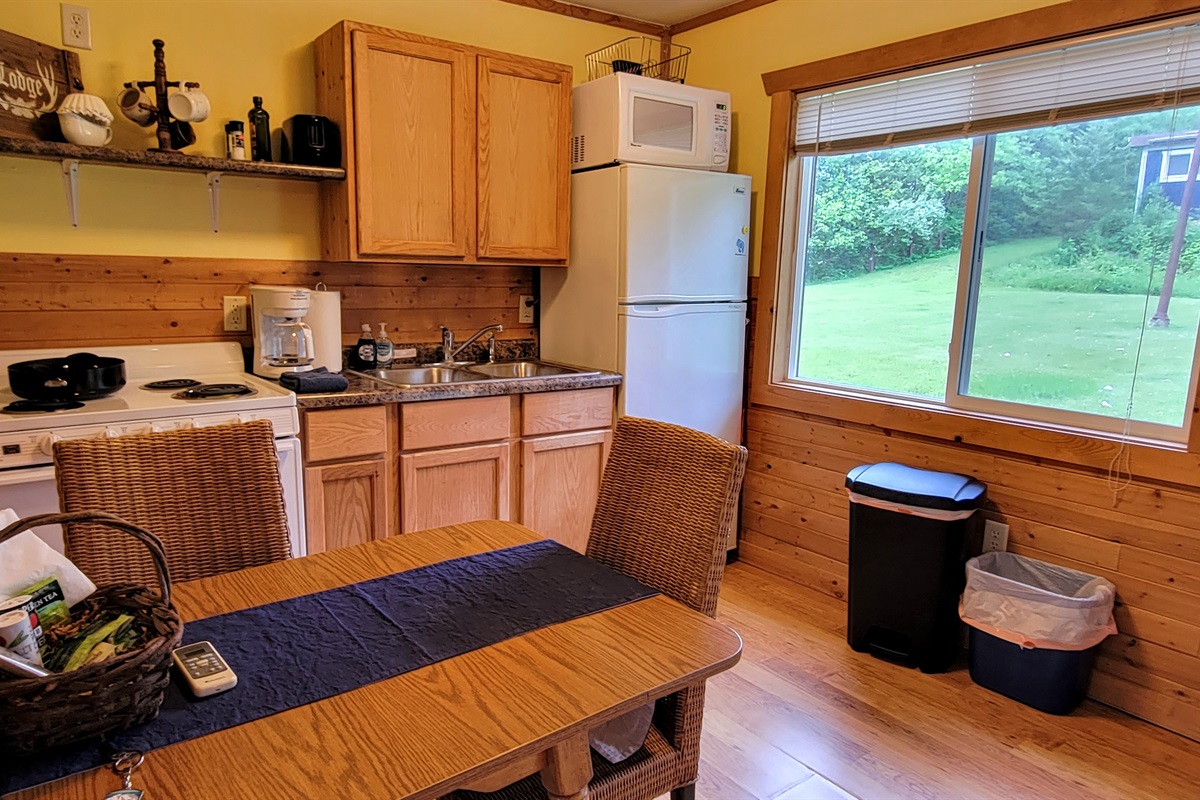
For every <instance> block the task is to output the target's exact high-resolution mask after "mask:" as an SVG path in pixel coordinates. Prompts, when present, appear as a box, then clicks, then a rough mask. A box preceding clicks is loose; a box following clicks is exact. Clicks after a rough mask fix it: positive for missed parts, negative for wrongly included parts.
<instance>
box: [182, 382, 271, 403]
mask: <svg viewBox="0 0 1200 800" xmlns="http://www.w3.org/2000/svg"><path fill="white" fill-rule="evenodd" d="M257 393H258V392H257V390H255V389H251V388H250V387H249V386H246V385H245V384H241V383H206V384H203V385H201V386H195V387H193V388H191V389H184V390H183V391H182V392H177V393H176V394H173V395H171V397H174V398H175V399H177V400H216V399H219V398H222V397H240V396H241V395H247V394H257Z"/></svg>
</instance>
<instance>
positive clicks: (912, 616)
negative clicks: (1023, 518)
mask: <svg viewBox="0 0 1200 800" xmlns="http://www.w3.org/2000/svg"><path fill="white" fill-rule="evenodd" d="M846 488H847V490H848V491H849V493H850V587H849V593H848V594H849V604H848V605H849V619H848V624H847V627H846V638H847V639H848V640H849V642H850V646H851V647H852V648H854V649H855V650H858V651H860V652H866V653H872V654H874V655H876V656H879V657H880V658H885V659H888V660H889V661H895V662H898V663H901V664H905V665H907V666H913V667H920V669H921V671H922V672H942V671H944V670H946V669H947V668H948V667H949V666H950V664H951V663H952V662H953V661H954V658H955V656H956V655H957V654H958V648H959V641H960V639H959V630H960V623H959V619H958V597H959V595H960V594H961V593H962V590H963V583H964V573H963V570H964V567H965V564H966V561H967V557H968V555H969V554H970V548H972V547H975V548H977V547H978V542H979V541H980V540H981V535H980V533H979V530H980V529H979V522H980V521H979V517H978V515H977V514H976V513H975V511H976V509H978V508H979V506H980V505H981V504H982V503H983V501H984V499H985V497H986V494H987V487H985V486H984V485H983V484H982V483H979V482H978V481H976V480H973V479H972V478H969V477H967V476H965V475H955V474H952V473H947V472H931V471H929V470H924V469H916V468H914V467H907V466H905V465H903V464H891V463H881V464H864V465H863V466H861V467H855V468H854V469H852V470H850V473H849V474H848V475H846ZM975 552H978V549H976V550H975Z"/></svg>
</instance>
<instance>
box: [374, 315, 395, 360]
mask: <svg viewBox="0 0 1200 800" xmlns="http://www.w3.org/2000/svg"><path fill="white" fill-rule="evenodd" d="M394 354H395V348H394V347H393V346H392V340H391V339H389V338H388V336H387V326H386V325H385V324H384V323H382V322H381V323H379V336H378V337H376V339H375V368H376V369H391V367H392V361H393V358H394Z"/></svg>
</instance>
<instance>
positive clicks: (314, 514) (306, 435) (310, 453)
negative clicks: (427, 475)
mask: <svg viewBox="0 0 1200 800" xmlns="http://www.w3.org/2000/svg"><path fill="white" fill-rule="evenodd" d="M396 428H397V421H396V407H395V406H394V405H392V406H382V405H380V406H359V407H355V408H334V409H313V410H305V411H304V412H302V414H301V438H302V451H303V453H304V464H305V466H304V508H305V520H306V522H307V530H308V553H309V554H310V555H312V554H314V553H322V552H324V551H326V550H334V549H336V548H339V547H346V546H348V545H353V544H362V543H363V542H369V541H373V540H375V539H382V538H384V537H385V536H388V535H389V534H390V533H392V532H393V531H394V530H395V527H396V525H395V518H396V501H397V497H396V491H395V488H394V486H395V482H396V459H397V458H398V456H399V453H398V450H397V447H396V445H395V439H396V433H395V432H396Z"/></svg>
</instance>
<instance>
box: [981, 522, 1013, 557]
mask: <svg viewBox="0 0 1200 800" xmlns="http://www.w3.org/2000/svg"><path fill="white" fill-rule="evenodd" d="M1007 549H1008V526H1007V525H1005V524H1004V523H1003V522H996V520H994V519H989V520H986V521H985V522H984V523H983V552H985V553H990V552H992V551H993V550H996V551H999V552H1001V553H1003V552H1004V551H1005V550H1007Z"/></svg>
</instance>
